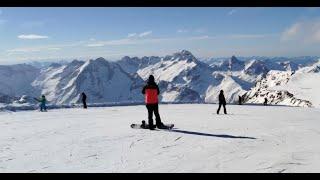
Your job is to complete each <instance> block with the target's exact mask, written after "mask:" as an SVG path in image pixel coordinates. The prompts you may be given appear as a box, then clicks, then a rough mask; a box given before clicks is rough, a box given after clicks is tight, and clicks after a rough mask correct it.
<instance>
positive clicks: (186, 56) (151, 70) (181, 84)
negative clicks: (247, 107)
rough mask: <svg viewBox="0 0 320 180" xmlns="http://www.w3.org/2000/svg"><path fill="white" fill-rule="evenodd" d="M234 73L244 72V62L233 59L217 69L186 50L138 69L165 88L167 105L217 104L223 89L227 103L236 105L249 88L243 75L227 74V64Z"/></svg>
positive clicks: (163, 90)
mask: <svg viewBox="0 0 320 180" xmlns="http://www.w3.org/2000/svg"><path fill="white" fill-rule="evenodd" d="M230 63H231V64H232V68H231V69H232V70H233V71H236V70H241V69H242V68H244V63H243V62H241V61H239V60H237V59H236V58H235V57H232V58H231V59H230V61H228V63H227V64H222V65H221V66H220V68H219V70H221V71H219V72H217V69H215V68H213V67H210V66H209V65H208V64H206V63H203V62H201V61H199V60H197V59H196V58H195V57H194V56H193V55H192V54H191V53H190V52H189V51H186V50H183V51H181V52H178V53H175V54H173V55H172V56H166V57H164V58H162V59H161V61H160V62H158V63H156V64H154V65H151V66H147V67H146V68H143V69H140V70H138V74H139V75H140V76H141V77H142V78H143V79H147V78H148V76H149V75H150V74H153V75H154V76H155V79H156V81H157V82H159V85H160V87H161V89H162V93H161V95H162V101H164V102H182V101H187V102H217V101H218V99H217V96H218V93H219V91H220V90H221V89H224V90H225V92H226V99H227V101H228V102H234V101H235V99H236V97H238V95H239V94H242V93H244V92H245V90H248V89H249V88H250V87H251V86H250V85H249V86H250V87H248V84H250V82H247V81H246V80H244V79H242V78H241V76H233V75H232V76H231V75H229V74H228V72H224V70H225V69H226V68H228V64H230Z"/></svg>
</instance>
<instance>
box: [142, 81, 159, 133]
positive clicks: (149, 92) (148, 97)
mask: <svg viewBox="0 0 320 180" xmlns="http://www.w3.org/2000/svg"><path fill="white" fill-rule="evenodd" d="M142 94H144V96H145V103H146V107H147V109H148V122H149V124H148V125H149V129H150V130H154V128H155V126H154V125H153V119H152V118H153V113H154V115H155V116H156V127H157V128H159V129H161V128H164V124H163V123H162V122H161V119H160V115H159V107H158V95H159V94H160V91H159V87H158V85H157V84H156V83H155V81H154V77H153V75H150V76H149V79H148V82H147V85H145V86H144V87H143V89H142Z"/></svg>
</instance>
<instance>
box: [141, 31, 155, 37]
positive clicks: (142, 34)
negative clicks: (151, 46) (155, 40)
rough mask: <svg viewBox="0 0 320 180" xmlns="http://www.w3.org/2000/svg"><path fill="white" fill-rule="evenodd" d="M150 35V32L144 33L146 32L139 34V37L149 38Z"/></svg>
mask: <svg viewBox="0 0 320 180" xmlns="http://www.w3.org/2000/svg"><path fill="white" fill-rule="evenodd" d="M151 34H152V31H146V32H143V33H140V34H139V37H145V36H149V35H151Z"/></svg>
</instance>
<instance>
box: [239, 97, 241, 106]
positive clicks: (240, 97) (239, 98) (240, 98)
mask: <svg viewBox="0 0 320 180" xmlns="http://www.w3.org/2000/svg"><path fill="white" fill-rule="evenodd" d="M239 105H242V98H241V96H239Z"/></svg>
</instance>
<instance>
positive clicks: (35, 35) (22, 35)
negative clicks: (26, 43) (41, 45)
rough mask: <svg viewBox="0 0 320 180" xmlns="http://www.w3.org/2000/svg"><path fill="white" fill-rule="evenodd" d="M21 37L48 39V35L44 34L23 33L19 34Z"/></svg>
mask: <svg viewBox="0 0 320 180" xmlns="http://www.w3.org/2000/svg"><path fill="white" fill-rule="evenodd" d="M18 38H19V39H47V38H49V37H48V36H42V35H37V34H21V35H19V36H18Z"/></svg>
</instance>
